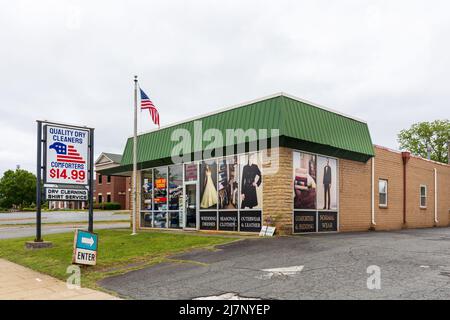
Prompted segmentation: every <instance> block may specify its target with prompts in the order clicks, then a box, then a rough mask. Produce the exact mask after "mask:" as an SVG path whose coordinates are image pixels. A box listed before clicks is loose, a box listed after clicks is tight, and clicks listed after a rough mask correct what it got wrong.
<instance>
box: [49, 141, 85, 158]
mask: <svg viewBox="0 0 450 320" xmlns="http://www.w3.org/2000/svg"><path fill="white" fill-rule="evenodd" d="M49 149H54V150H55V151H56V161H60V162H71V163H85V162H86V161H85V160H84V159H83V157H82V156H81V155H80V154H79V153H78V151H77V149H75V147H74V146H72V145H68V146H67V145H65V144H64V143H61V142H55V143H53V144H52V145H51V146H50V147H49Z"/></svg>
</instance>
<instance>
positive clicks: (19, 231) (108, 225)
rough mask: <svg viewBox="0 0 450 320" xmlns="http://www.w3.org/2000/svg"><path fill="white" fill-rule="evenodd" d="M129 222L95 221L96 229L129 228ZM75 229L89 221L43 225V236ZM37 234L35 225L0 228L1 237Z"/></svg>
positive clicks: (82, 227) (80, 227)
mask: <svg viewBox="0 0 450 320" xmlns="http://www.w3.org/2000/svg"><path fill="white" fill-rule="evenodd" d="M129 227H130V223H128V222H100V223H94V229H95V230H99V229H115V228H129ZM75 229H86V230H87V223H75V224H74V223H72V224H69V225H54V226H46V225H43V226H42V236H45V235H47V234H54V233H65V232H73V231H74V230H75ZM35 235H36V228H35V226H26V227H25V226H20V227H19V226H17V227H2V228H0V239H11V238H24V237H32V236H35Z"/></svg>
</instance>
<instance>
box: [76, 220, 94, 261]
mask: <svg viewBox="0 0 450 320" xmlns="http://www.w3.org/2000/svg"><path fill="white" fill-rule="evenodd" d="M97 245H98V236H97V234H96V233H92V232H87V231H83V230H78V229H77V230H76V231H75V238H74V241H73V257H72V263H76V264H85V265H91V266H94V265H95V264H96V263H97Z"/></svg>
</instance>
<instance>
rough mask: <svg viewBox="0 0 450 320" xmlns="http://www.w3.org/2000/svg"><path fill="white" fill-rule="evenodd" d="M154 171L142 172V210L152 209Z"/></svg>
mask: <svg viewBox="0 0 450 320" xmlns="http://www.w3.org/2000/svg"><path fill="white" fill-rule="evenodd" d="M152 185H153V180H152V171H151V170H149V171H143V172H142V192H141V199H142V206H141V210H152Z"/></svg>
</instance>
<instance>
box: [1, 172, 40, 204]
mask: <svg viewBox="0 0 450 320" xmlns="http://www.w3.org/2000/svg"><path fill="white" fill-rule="evenodd" d="M35 199H36V176H35V175H34V174H33V173H31V172H28V171H26V170H22V169H16V170H15V171H14V170H8V171H6V172H5V173H4V174H3V177H2V178H1V179H0V207H3V208H12V207H21V208H22V207H24V206H29V205H31V204H32V203H34V202H35Z"/></svg>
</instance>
